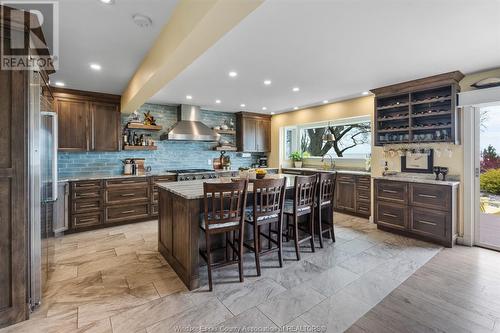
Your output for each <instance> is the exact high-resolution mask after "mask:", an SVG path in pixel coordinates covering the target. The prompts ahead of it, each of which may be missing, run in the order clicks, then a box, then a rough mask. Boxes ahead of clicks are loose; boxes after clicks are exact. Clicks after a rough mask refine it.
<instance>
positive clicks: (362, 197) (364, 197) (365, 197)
mask: <svg viewBox="0 0 500 333" xmlns="http://www.w3.org/2000/svg"><path fill="white" fill-rule="evenodd" d="M358 197H359V198H361V199H368V197H367V196H364V195H358Z"/></svg>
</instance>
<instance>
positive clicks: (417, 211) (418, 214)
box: [410, 207, 451, 240]
mask: <svg viewBox="0 0 500 333" xmlns="http://www.w3.org/2000/svg"><path fill="white" fill-rule="evenodd" d="M449 224H450V216H449V214H448V213H446V212H441V211H436V210H429V209H427V208H417V207H412V208H411V216H410V229H411V231H412V232H414V233H416V234H420V235H423V236H427V237H432V238H434V239H438V240H446V239H447V238H448V233H449V231H448V229H450V228H451V226H449Z"/></svg>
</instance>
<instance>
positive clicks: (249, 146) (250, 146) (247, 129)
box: [242, 118, 257, 152]
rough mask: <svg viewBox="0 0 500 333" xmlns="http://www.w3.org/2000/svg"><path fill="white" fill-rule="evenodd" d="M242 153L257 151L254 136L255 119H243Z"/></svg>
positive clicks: (255, 130) (255, 128) (255, 132)
mask: <svg viewBox="0 0 500 333" xmlns="http://www.w3.org/2000/svg"><path fill="white" fill-rule="evenodd" d="M242 134H243V151H245V152H255V151H257V145H256V143H257V142H256V134H257V119H254V118H243V133H242Z"/></svg>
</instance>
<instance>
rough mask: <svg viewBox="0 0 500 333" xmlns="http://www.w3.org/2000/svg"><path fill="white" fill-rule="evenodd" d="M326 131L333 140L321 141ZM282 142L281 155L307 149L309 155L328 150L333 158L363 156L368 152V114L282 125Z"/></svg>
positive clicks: (320, 154) (319, 153)
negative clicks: (303, 123)
mask: <svg viewBox="0 0 500 333" xmlns="http://www.w3.org/2000/svg"><path fill="white" fill-rule="evenodd" d="M329 133H331V134H333V136H334V138H335V140H334V141H325V135H326V134H329ZM294 138H295V140H296V142H295V143H294V140H293V139H294ZM283 142H284V144H285V146H284V153H285V159H288V156H290V153H291V152H293V151H297V150H298V151H302V152H308V153H309V155H310V156H311V157H323V156H325V155H326V154H329V155H331V156H332V157H334V158H351V159H364V158H366V157H367V156H368V155H369V154H371V123H370V118H369V117H356V118H347V119H341V120H336V121H332V122H322V123H316V124H305V125H299V126H295V127H293V128H291V127H288V128H285V131H284V140H283Z"/></svg>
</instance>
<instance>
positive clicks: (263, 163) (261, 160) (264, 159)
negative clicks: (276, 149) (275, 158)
mask: <svg viewBox="0 0 500 333" xmlns="http://www.w3.org/2000/svg"><path fill="white" fill-rule="evenodd" d="M267 166H268V164H267V157H261V158H259V167H260V168H267Z"/></svg>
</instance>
